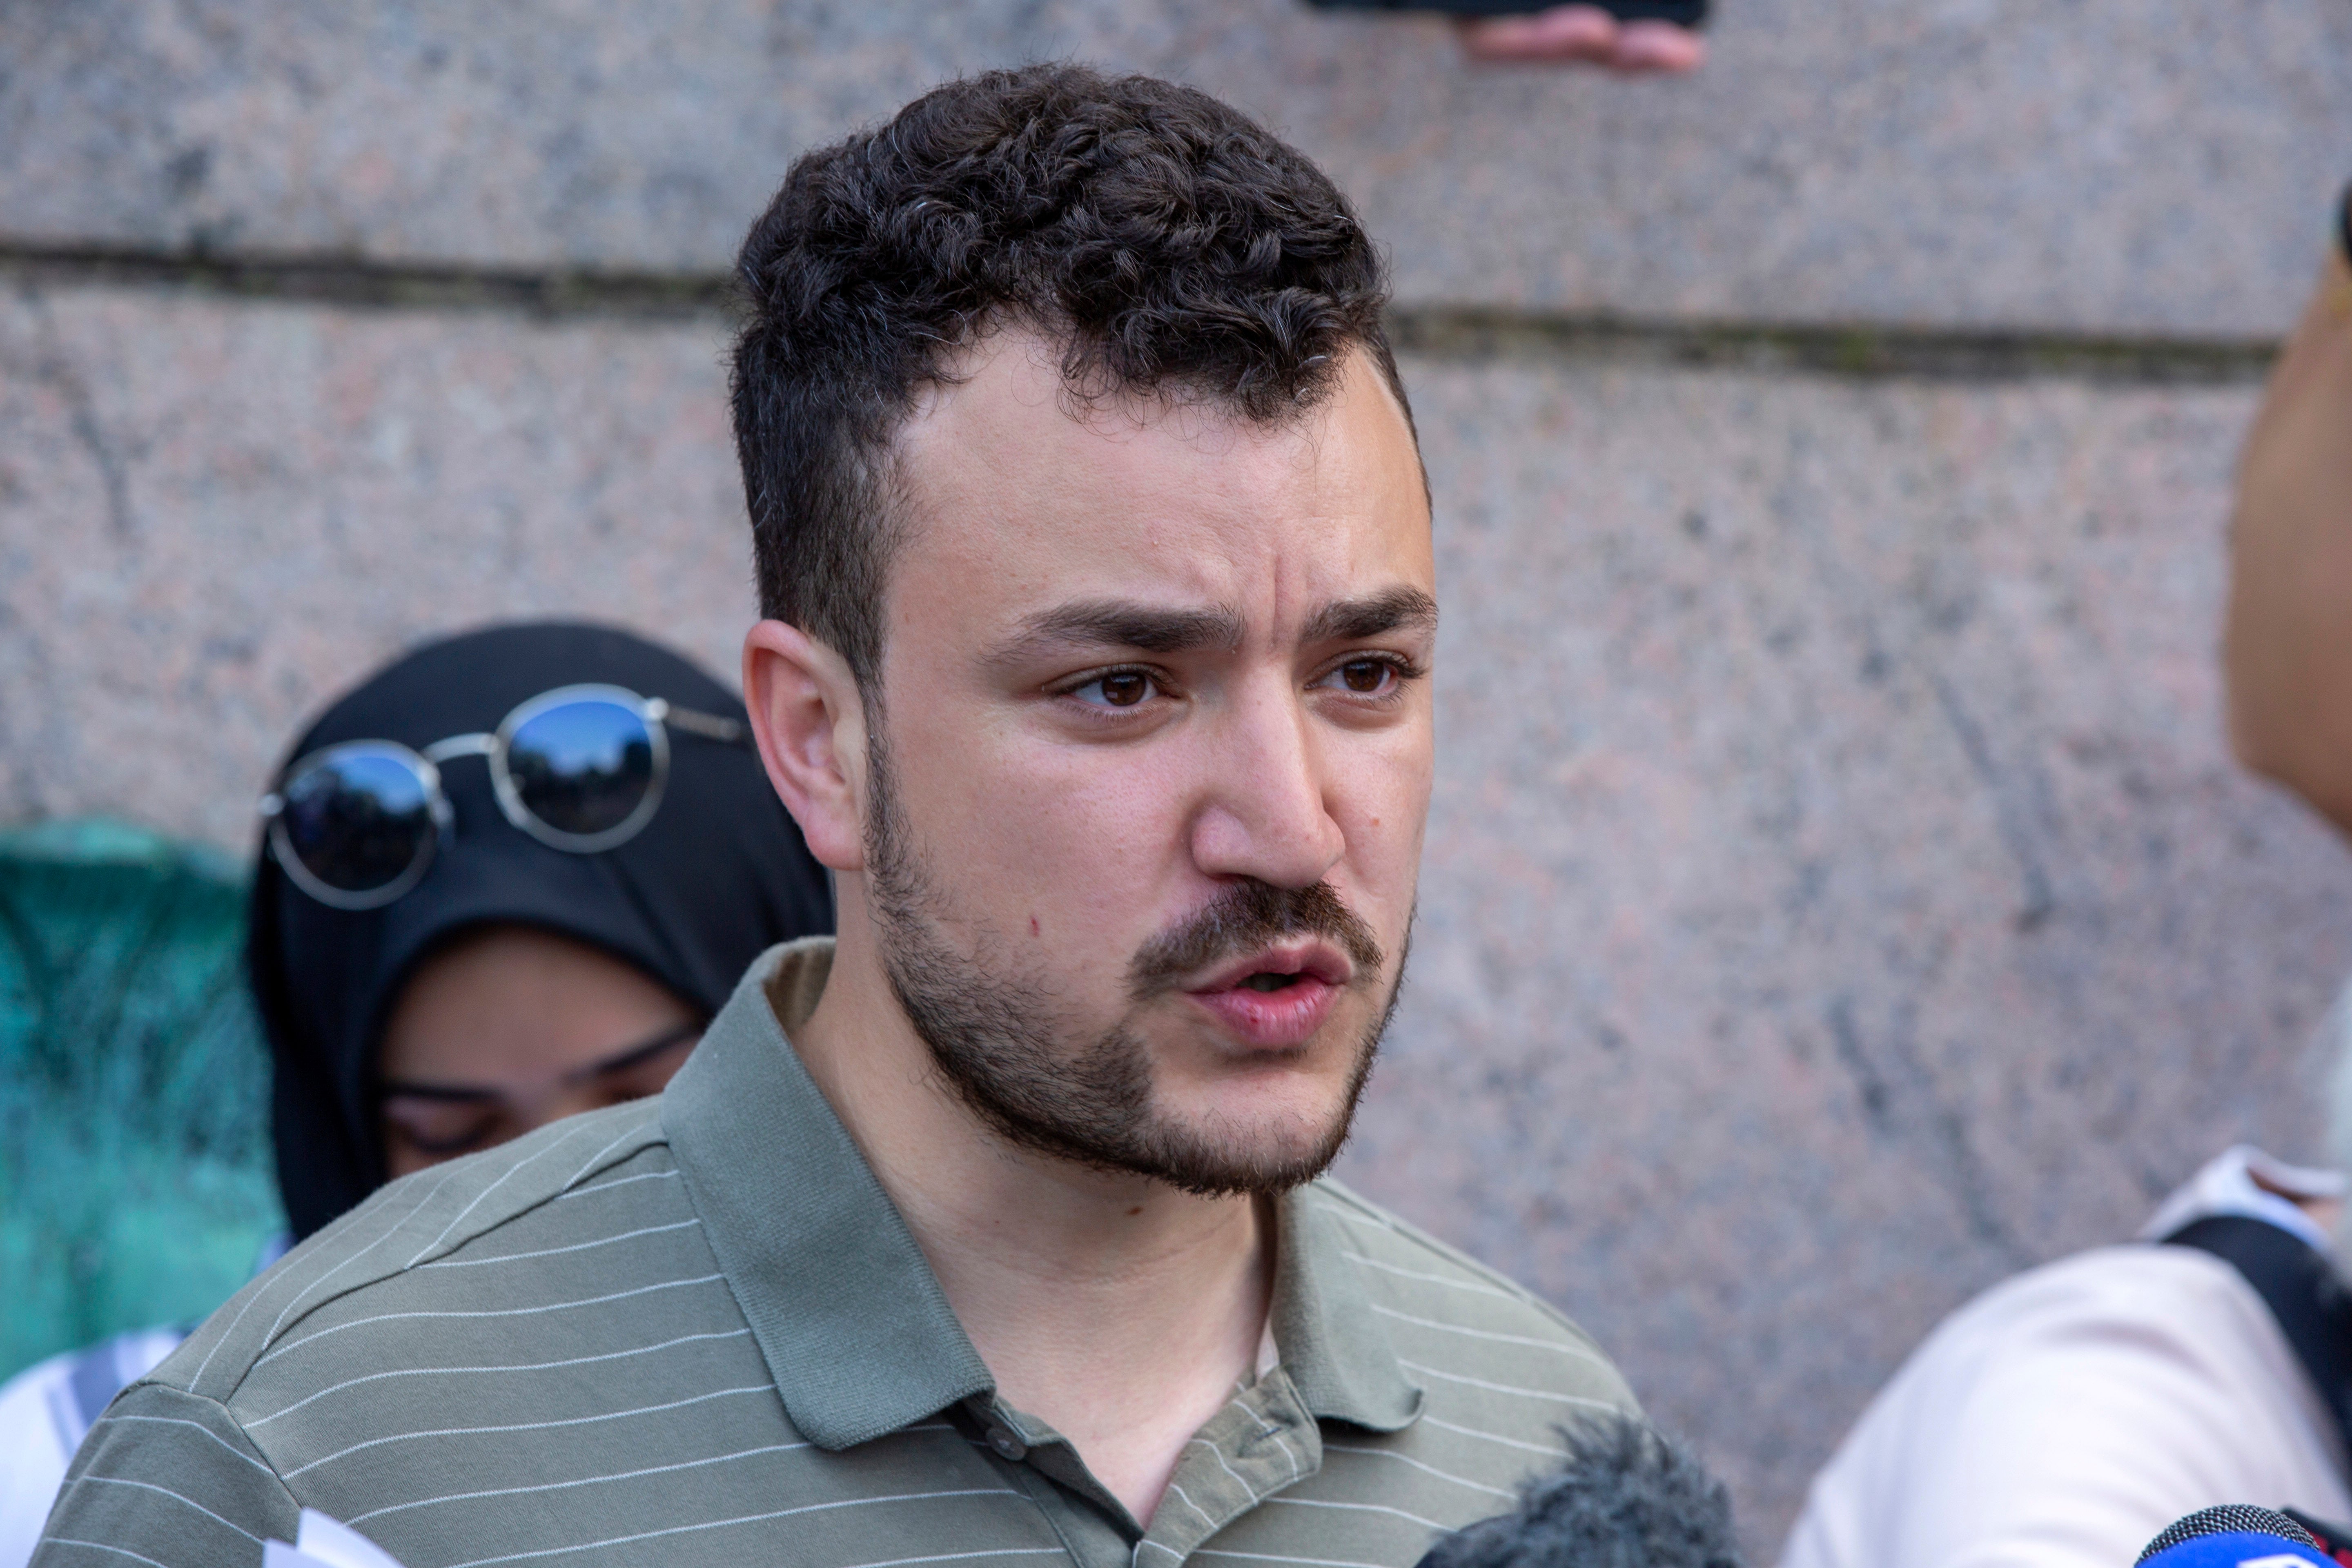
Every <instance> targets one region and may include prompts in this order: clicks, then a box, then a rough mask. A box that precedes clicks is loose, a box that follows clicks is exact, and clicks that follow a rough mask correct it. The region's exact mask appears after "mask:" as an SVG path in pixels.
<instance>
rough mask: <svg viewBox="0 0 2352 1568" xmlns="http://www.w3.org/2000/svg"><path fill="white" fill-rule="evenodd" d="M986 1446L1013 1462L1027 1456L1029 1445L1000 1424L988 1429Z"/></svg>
mask: <svg viewBox="0 0 2352 1568" xmlns="http://www.w3.org/2000/svg"><path fill="white" fill-rule="evenodd" d="M988 1446H989V1447H992V1448H993V1449H995V1450H996V1451H997V1452H998V1453H1000V1454H1002V1455H1003V1456H1004V1457H1005V1458H1008V1459H1011V1460H1013V1461H1014V1462H1015V1463H1018V1462H1019V1461H1020V1460H1022V1459H1024V1458H1028V1457H1029V1445H1028V1444H1026V1443H1024V1442H1023V1441H1022V1440H1021V1439H1020V1438H1018V1437H1015V1436H1013V1434H1012V1433H1011V1432H1009V1431H1007V1430H1005V1428H1003V1427H1002V1426H992V1427H990V1428H989V1429H988Z"/></svg>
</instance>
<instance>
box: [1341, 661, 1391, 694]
mask: <svg viewBox="0 0 2352 1568" xmlns="http://www.w3.org/2000/svg"><path fill="white" fill-rule="evenodd" d="M1388 674H1389V667H1388V666H1387V665H1385V664H1382V663H1381V661H1380V660H1379V659H1377V658H1356V659H1349V661H1348V662H1347V663H1346V664H1343V665H1341V666H1340V667H1339V679H1341V680H1344V681H1346V682H1347V683H1348V689H1349V690H1350V691H1363V692H1373V691H1378V690H1379V689H1381V682H1382V681H1384V680H1386V679H1388Z"/></svg>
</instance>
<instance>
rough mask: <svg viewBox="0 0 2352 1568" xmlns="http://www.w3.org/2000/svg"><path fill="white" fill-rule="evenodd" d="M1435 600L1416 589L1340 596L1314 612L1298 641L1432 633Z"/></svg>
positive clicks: (1323, 641) (1345, 640)
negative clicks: (1411, 632)
mask: <svg viewBox="0 0 2352 1568" xmlns="http://www.w3.org/2000/svg"><path fill="white" fill-rule="evenodd" d="M1436 629H1437V601H1436V600H1435V599H1433V598H1431V597H1430V596H1429V595H1427V594H1424V593H1423V592H1422V591H1421V590H1420V589H1418V588H1391V589H1389V590H1388V591H1387V592H1386V593H1382V594H1373V595H1370V596H1368V597H1366V598H1361V599H1339V600H1336V601H1334V602H1333V603H1331V604H1328V605H1324V606H1323V607H1322V608H1321V609H1319V610H1318V611H1316V612H1315V616H1314V618H1313V619H1312V620H1310V621H1308V622H1307V630H1306V632H1305V633H1304V634H1303V635H1302V636H1301V637H1300V638H1299V640H1300V641H1301V642H1304V643H1326V642H1351V641H1354V640H1356V639H1358V638H1361V637H1382V636H1385V635H1386V634H1388V633H1390V632H1393V631H1400V630H1405V631H1416V632H1433V631H1435V630H1436Z"/></svg>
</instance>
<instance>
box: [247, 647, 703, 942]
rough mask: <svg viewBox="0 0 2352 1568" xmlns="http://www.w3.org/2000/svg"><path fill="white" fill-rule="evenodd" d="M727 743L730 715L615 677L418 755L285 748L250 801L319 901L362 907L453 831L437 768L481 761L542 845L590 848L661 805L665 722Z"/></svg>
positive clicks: (612, 843) (282, 857) (388, 748)
mask: <svg viewBox="0 0 2352 1568" xmlns="http://www.w3.org/2000/svg"><path fill="white" fill-rule="evenodd" d="M672 730H676V731H678V732H680V733H681V734H688V735H698V736H701V737H703V738H704V739H706V740H711V741H719V742H725V743H727V744H730V745H740V744H742V743H743V742H744V738H745V729H744V726H743V724H742V723H741V722H740V721H738V720H734V719H725V718H720V717H719V716H718V715H716V714H710V713H697V712H694V711H693V710H689V709H685V708H673V707H671V706H670V705H669V704H668V703H667V702H666V701H664V700H662V699H661V698H658V697H640V696H638V695H637V694H636V693H635V692H634V691H631V690H629V689H627V688H626V687H621V686H564V687H559V688H557V689H555V690H552V691H543V692H541V693H540V694H539V695H538V696H537V697H534V698H531V699H530V700H529V701H527V702H524V703H522V704H521V705H520V706H519V707H517V708H516V709H515V710H514V711H512V712H510V713H509V714H508V715H507V716H506V717H505V718H504V719H502V720H500V721H499V727H498V729H497V730H496V731H491V732H489V733H487V734H481V733H478V734H470V735H452V736H450V737H449V738H448V739H447V740H445V741H436V742H433V743H432V744H431V745H429V746H427V747H425V749H424V750H423V751H421V752H420V751H417V750H415V749H414V748H412V747H409V746H404V745H403V744H401V743H400V742H397V741H344V742H341V743H339V744H336V745H332V746H327V747H323V748H321V749H320V750H319V751H315V752H310V754H309V755H307V756H302V757H298V758H296V759H295V761H294V762H293V763H290V764H289V766H288V767H287V769H286V772H285V773H284V774H283V775H282V776H281V777H280V778H279V780H278V787H277V788H275V789H273V790H271V791H270V792H269V793H268V795H264V796H262V798H261V816H262V819H263V820H264V821H265V822H267V823H268V825H269V826H268V844H269V850H270V853H271V854H272V855H274V856H276V857H277V859H278V865H279V866H280V867H282V868H285V872H286V875H287V878H288V879H289V880H290V881H292V882H293V884H294V885H295V886H296V887H298V888H299V889H302V890H303V891H304V892H306V893H308V894H310V897H312V898H314V899H316V900H319V901H320V903H322V904H328V905H331V906H332V907H333V908H335V909H339V910H373V909H381V908H383V906H384V905H386V904H388V903H390V902H392V901H393V900H394V899H397V898H399V897H400V896H401V895H402V894H404V893H405V892H407V891H408V890H409V889H411V888H414V887H415V886H416V884H417V883H418V882H420V881H422V880H424V879H425V872H426V871H427V870H428V869H430V868H431V867H432V864H433V856H434V853H435V851H436V848H438V847H441V846H442V843H443V841H444V840H446V839H447V838H449V837H451V835H452V834H453V833H454V831H455V823H456V814H455V813H454V812H452V811H451V810H450V807H449V797H448V796H447V795H446V794H444V793H443V791H442V788H441V764H442V763H446V762H450V761H452V760H454V759H456V758H458V757H484V758H487V759H488V762H489V765H490V785H491V788H492V791H493V792H494V793H495V794H496V795H497V796H498V802H499V811H500V812H501V813H502V814H503V815H504V816H505V817H506V819H507V820H508V821H509V822H511V823H512V824H514V825H515V826H517V827H520V828H521V829H522V830H523V831H524V832H525V833H528V834H530V836H531V837H533V838H536V839H538V840H539V841H540V842H541V844H544V845H546V846H547V847H550V848H551V849H562V850H566V851H569V852H570V853H572V854H574V855H594V854H597V853H599V852H601V851H603V850H606V849H612V848H615V847H618V846H620V845H623V844H625V843H627V842H628V841H629V840H630V839H632V838H635V837H636V836H637V835H638V834H639V833H640V832H642V831H643V830H644V828H645V826H646V823H648V822H650V821H652V820H653V816H654V813H655V812H656V811H657V810H659V809H660V807H661V798H662V788H663V786H664V785H665V784H667V783H668V781H669V732H670V731H672Z"/></svg>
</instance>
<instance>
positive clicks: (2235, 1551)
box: [2133, 1503, 2337, 1568]
mask: <svg viewBox="0 0 2352 1568" xmlns="http://www.w3.org/2000/svg"><path fill="white" fill-rule="evenodd" d="M2133 1568H2337V1564H2336V1560H2335V1559H2334V1558H2333V1557H2330V1556H2328V1555H2327V1554H2326V1552H2322V1551H2320V1549H2319V1543H2318V1542H2315V1541H2314V1540H2313V1539H2312V1538H2311V1532H2310V1531H2307V1530H2305V1529H2304V1528H2303V1526H2301V1525H2299V1524H2297V1523H2295V1521H2293V1520H2291V1519H2289V1518H2287V1516H2286V1515H2284V1514H2283V1513H2273V1512H2272V1511H2271V1510H2269V1509H2266V1508H2252V1507H2249V1506H2247V1505H2246V1504H2243V1503H2229V1504H2225V1505H2224V1506H2222V1507H2221V1508H2208V1509H2200V1510H2198V1511H2197V1512H2195V1513H2192V1514H2190V1515H2189V1517H2188V1518H2186V1519H2183V1520H2180V1521H2176V1522H2175V1523H2174V1524H2172V1525H2171V1526H2170V1527H2168V1529H2167V1530H2166V1531H2165V1532H2164V1533H2163V1534H2162V1535H2159V1536H2158V1537H2157V1538H2156V1539H2155V1540H2154V1541H2151V1542H2148V1543H2147V1551H2145V1552H2141V1553H2140V1554H2139V1561H2138V1562H2137V1563H2135V1564H2134V1565H2133Z"/></svg>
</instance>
